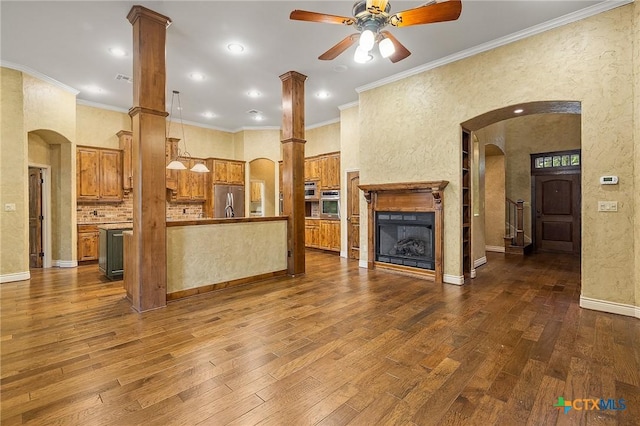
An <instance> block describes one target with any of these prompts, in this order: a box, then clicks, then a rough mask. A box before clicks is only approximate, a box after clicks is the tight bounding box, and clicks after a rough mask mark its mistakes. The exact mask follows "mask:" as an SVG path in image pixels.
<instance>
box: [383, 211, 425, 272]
mask: <svg viewBox="0 0 640 426" xmlns="http://www.w3.org/2000/svg"><path fill="white" fill-rule="evenodd" d="M375 219H376V247H375V250H376V261H377V262H384V263H391V264H395V265H403V266H410V267H414V268H421V269H429V270H435V259H434V246H433V240H434V235H433V233H434V227H435V225H434V220H435V213H433V212H420V213H403V212H376V218H375Z"/></svg>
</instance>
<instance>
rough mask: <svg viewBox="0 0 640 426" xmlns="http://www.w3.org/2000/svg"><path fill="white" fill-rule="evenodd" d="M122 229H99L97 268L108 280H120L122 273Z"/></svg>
mask: <svg viewBox="0 0 640 426" xmlns="http://www.w3.org/2000/svg"><path fill="white" fill-rule="evenodd" d="M123 231H124V229H100V253H99V258H98V267H99V268H100V272H102V273H103V274H104V275H105V276H106V277H107V278H109V279H112V280H113V279H122V275H123V273H124V261H123V256H122V253H123V245H124V237H123V234H122V232H123Z"/></svg>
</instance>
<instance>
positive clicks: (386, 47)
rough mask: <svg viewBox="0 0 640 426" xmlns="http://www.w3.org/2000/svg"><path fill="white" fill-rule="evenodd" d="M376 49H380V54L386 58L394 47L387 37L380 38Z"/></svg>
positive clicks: (392, 52)
mask: <svg viewBox="0 0 640 426" xmlns="http://www.w3.org/2000/svg"><path fill="white" fill-rule="evenodd" d="M378 49H380V55H381V56H382V57H383V58H388V57H389V56H391V55H393V54H394V53H395V51H396V47H395V46H394V45H393V42H392V41H391V39H388V38H383V39H382V40H380V43H378Z"/></svg>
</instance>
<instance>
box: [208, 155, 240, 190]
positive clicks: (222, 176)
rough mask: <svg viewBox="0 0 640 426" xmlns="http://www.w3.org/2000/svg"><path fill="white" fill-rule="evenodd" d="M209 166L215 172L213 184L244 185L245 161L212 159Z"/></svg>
mask: <svg viewBox="0 0 640 426" xmlns="http://www.w3.org/2000/svg"><path fill="white" fill-rule="evenodd" d="M207 166H208V167H209V169H210V170H212V171H213V183H226V184H229V185H244V161H236V160H225V159H221V158H212V159H209V161H208V164H207Z"/></svg>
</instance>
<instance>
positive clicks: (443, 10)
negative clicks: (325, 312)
mask: <svg viewBox="0 0 640 426" xmlns="http://www.w3.org/2000/svg"><path fill="white" fill-rule="evenodd" d="M390 11H391V4H390V3H389V1H388V0H359V1H356V2H355V4H354V5H353V17H352V18H351V17H346V16H337V15H327V14H324V13H318V12H308V11H306V10H294V11H293V12H291V15H289V18H290V19H293V20H297V21H310V22H322V23H326V24H341V25H353V26H355V28H356V29H357V30H358V31H359V32H357V33H354V34H351V35H348V36H347V37H345V38H344V39H342V40H341V41H340V42H338V43H337V44H336V45H334V46H333V47H332V48H331V49H329V50H327V51H326V52H324V53H323V54H322V55H320V56H319V57H318V59H321V60H331V59H335V58H337V57H338V55H340V54H341V53H342V52H344V51H345V50H347V49H348V48H349V47H351V45H353V44H354V43H355V42H356V41H359V43H358V47H357V49H356V52H355V55H354V60H355V61H356V62H360V63H364V62H367V61H368V60H369V59H370V55H369V51H370V50H371V49H373V46H374V45H375V43H376V42H378V48H379V49H380V54H381V55H382V57H383V58H389V60H390V61H391V62H394V63H395V62H398V61H401V60H403V59H404V58H406V57H407V56H409V55H411V52H409V50H408V49H407V48H406V47H404V46H403V45H402V43H400V42H399V41H398V40H397V39H396V38H395V37H394V36H393V34H391V33H390V32H389V31H386V30H383V28H384V27H386V26H387V25H391V26H394V27H408V26H410V25H421V24H432V23H435V22H445V21H455V20H456V19H458V17H459V16H460V13H461V12H462V2H461V0H448V1H446V2H442V3H436V2H435V0H431V1H429V2H428V3H426V4H424V5H422V6H419V7H416V8H413V9H408V10H405V11H402V12H398V13H394V14H390Z"/></svg>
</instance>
